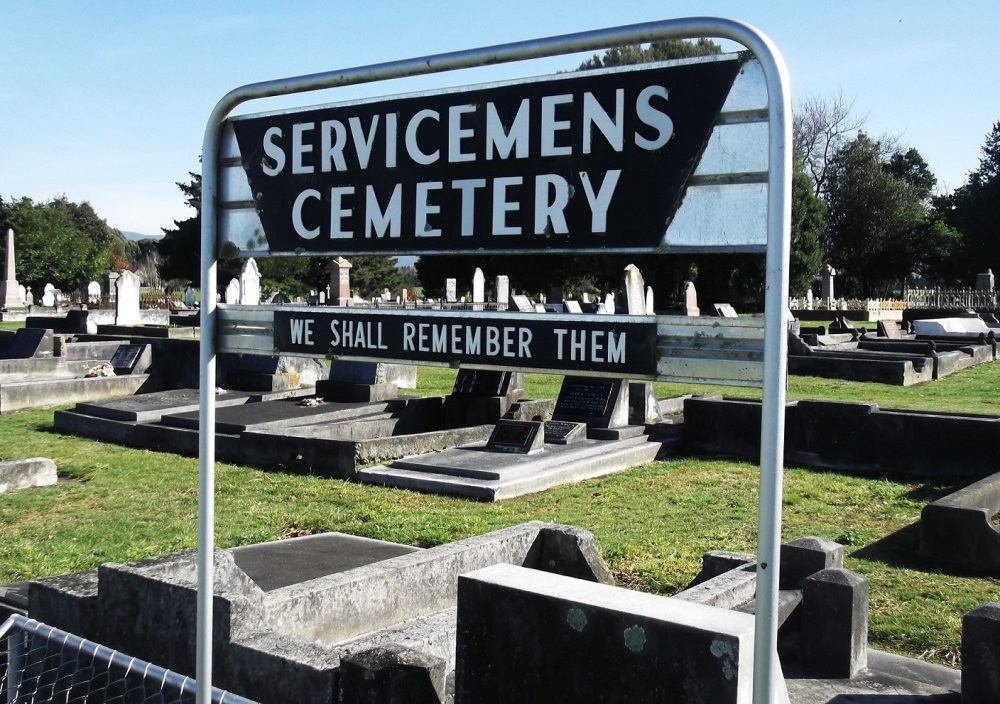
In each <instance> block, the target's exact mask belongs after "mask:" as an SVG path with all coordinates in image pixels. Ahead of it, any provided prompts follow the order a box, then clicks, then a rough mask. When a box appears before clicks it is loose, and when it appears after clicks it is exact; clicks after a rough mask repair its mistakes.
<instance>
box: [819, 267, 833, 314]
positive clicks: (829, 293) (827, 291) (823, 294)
mask: <svg viewBox="0 0 1000 704" xmlns="http://www.w3.org/2000/svg"><path fill="white" fill-rule="evenodd" d="M836 275H837V270H836V269H834V268H833V267H832V266H830V263H829V262H827V263H826V264H824V265H823V268H822V269H820V270H819V277H820V286H819V289H820V294H819V297H820V298H821V299H823V300H824V301H826V303H827V305H829V304H830V301H832V300H833V298H834V296H833V278H834V277H835V276H836Z"/></svg>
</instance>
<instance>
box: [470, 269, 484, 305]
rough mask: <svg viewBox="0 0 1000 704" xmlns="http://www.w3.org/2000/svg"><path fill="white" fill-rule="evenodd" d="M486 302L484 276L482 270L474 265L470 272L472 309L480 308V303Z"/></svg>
mask: <svg viewBox="0 0 1000 704" xmlns="http://www.w3.org/2000/svg"><path fill="white" fill-rule="evenodd" d="M485 302H486V276H485V275H484V274H483V270H482V269H480V268H479V267H476V270H475V271H474V272H472V303H473V306H472V309H473V310H482V309H483V306H482V304H483V303H485Z"/></svg>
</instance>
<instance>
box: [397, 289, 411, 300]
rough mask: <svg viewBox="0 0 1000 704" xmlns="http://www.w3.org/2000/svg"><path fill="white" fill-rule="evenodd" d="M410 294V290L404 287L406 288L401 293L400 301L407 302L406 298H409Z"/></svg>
mask: <svg viewBox="0 0 1000 704" xmlns="http://www.w3.org/2000/svg"><path fill="white" fill-rule="evenodd" d="M409 295H410V292H409V291H407V290H406V289H405V288H404V289H403V290H402V291H401V292H400V294H399V301H400V302H402V303H406V300H407V297H408V296H409Z"/></svg>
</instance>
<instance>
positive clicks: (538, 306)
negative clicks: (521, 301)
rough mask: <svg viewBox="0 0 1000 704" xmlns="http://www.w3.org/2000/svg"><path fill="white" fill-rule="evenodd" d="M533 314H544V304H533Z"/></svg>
mask: <svg viewBox="0 0 1000 704" xmlns="http://www.w3.org/2000/svg"><path fill="white" fill-rule="evenodd" d="M535 312H536V313H544V312H545V304H544V303H536V304H535Z"/></svg>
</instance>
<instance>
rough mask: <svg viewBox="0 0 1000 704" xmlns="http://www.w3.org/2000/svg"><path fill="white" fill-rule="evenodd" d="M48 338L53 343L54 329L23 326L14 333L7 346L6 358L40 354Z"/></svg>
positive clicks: (24, 357)
mask: <svg viewBox="0 0 1000 704" xmlns="http://www.w3.org/2000/svg"><path fill="white" fill-rule="evenodd" d="M46 340H48V342H49V344H50V345H51V342H52V331H51V330H46V329H44V328H21V329H20V330H18V331H17V332H15V333H14V339H13V340H11V343H10V347H8V348H7V355H6V359H30V358H32V357H37V356H39V353H40V352H41V351H42V346H43V344H44V343H45V342H46Z"/></svg>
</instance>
